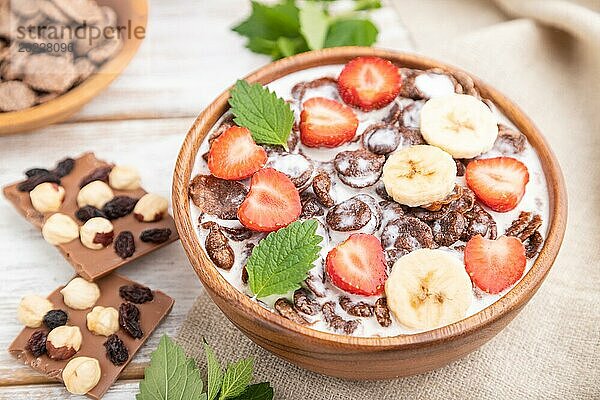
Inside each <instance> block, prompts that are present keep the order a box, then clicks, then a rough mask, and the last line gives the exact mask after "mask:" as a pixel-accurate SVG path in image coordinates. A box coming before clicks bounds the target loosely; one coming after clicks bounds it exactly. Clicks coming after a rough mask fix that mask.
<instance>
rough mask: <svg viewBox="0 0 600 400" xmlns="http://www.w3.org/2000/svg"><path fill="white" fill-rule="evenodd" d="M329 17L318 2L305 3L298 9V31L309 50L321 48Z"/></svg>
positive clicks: (325, 35)
mask: <svg viewBox="0 0 600 400" xmlns="http://www.w3.org/2000/svg"><path fill="white" fill-rule="evenodd" d="M328 28H329V18H328V17H327V14H325V11H323V8H322V7H321V5H320V4H318V3H306V4H305V5H304V7H302V9H300V32H302V35H303V36H304V38H305V39H306V43H308V47H309V48H310V49H311V50H318V49H322V48H323V45H324V44H325V38H326V37H327V30H328Z"/></svg>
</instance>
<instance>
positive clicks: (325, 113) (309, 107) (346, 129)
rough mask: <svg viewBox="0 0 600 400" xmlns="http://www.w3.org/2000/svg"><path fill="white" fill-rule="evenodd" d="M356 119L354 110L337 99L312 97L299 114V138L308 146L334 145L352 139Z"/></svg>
mask: <svg viewBox="0 0 600 400" xmlns="http://www.w3.org/2000/svg"><path fill="white" fill-rule="evenodd" d="M357 128H358V119H357V118H356V115H355V114H354V111H352V109H351V108H350V107H347V106H345V105H343V104H341V103H338V102H337V101H334V100H330V99H326V98H324V97H314V98H312V99H309V100H307V101H306V102H305V103H304V106H303V109H302V113H301V114H300V140H301V141H302V143H304V145H306V146H308V147H336V146H339V145H341V144H342V143H346V142H349V141H350V140H352V139H354V135H355V134H356V129H357Z"/></svg>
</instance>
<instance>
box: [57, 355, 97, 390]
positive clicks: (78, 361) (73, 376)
mask: <svg viewBox="0 0 600 400" xmlns="http://www.w3.org/2000/svg"><path fill="white" fill-rule="evenodd" d="M101 376H102V370H101V369H100V363H99V362H98V360H97V359H95V358H91V357H75V358H74V359H72V360H71V361H69V363H68V364H67V365H66V366H65V369H63V372H62V380H63V382H64V383H65V386H66V388H67V390H68V391H69V392H70V393H73V394H86V393H87V392H89V391H90V390H92V389H93V388H94V387H96V385H97V384H98V382H99V381H100V377H101Z"/></svg>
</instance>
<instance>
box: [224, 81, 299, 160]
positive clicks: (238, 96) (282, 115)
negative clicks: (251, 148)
mask: <svg viewBox="0 0 600 400" xmlns="http://www.w3.org/2000/svg"><path fill="white" fill-rule="evenodd" d="M229 104H230V105H231V111H232V112H233V114H234V115H235V119H234V121H235V123H236V124H238V125H239V126H243V127H246V128H248V129H249V130H250V132H251V133H252V138H253V139H254V141H255V142H256V143H259V144H273V145H281V146H283V147H284V148H285V149H286V150H287V139H288V136H289V135H290V133H291V132H292V126H293V124H294V112H293V111H292V109H291V108H290V105H289V104H288V103H286V102H285V101H283V100H282V99H280V98H279V97H277V95H275V93H273V92H271V91H269V89H267V88H266V87H263V86H262V85H261V84H259V83H253V84H249V83H248V82H246V81H242V80H239V81H237V83H236V84H235V86H234V88H233V89H232V90H231V98H230V99H229Z"/></svg>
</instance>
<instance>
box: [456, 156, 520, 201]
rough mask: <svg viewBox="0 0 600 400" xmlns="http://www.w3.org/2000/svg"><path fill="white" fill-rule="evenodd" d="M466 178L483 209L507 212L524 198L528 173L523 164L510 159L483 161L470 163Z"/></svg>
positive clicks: (501, 158)
mask: <svg viewBox="0 0 600 400" xmlns="http://www.w3.org/2000/svg"><path fill="white" fill-rule="evenodd" d="M465 178H466V180H467V185H468V186H469V187H470V188H471V190H473V192H475V194H476V195H477V197H478V198H479V200H481V201H482V202H483V203H484V204H485V205H486V206H488V207H489V208H491V209H492V210H494V211H498V212H507V211H510V210H512V209H514V208H515V207H516V206H517V204H519V202H520V201H521V199H522V198H523V195H524V194H525V186H526V185H527V182H529V172H528V171H527V167H526V166H525V164H523V163H522V162H521V161H519V160H517V159H514V158H511V157H496V158H484V159H480V160H474V161H471V162H470V163H469V165H468V166H467V172H466V173H465Z"/></svg>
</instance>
